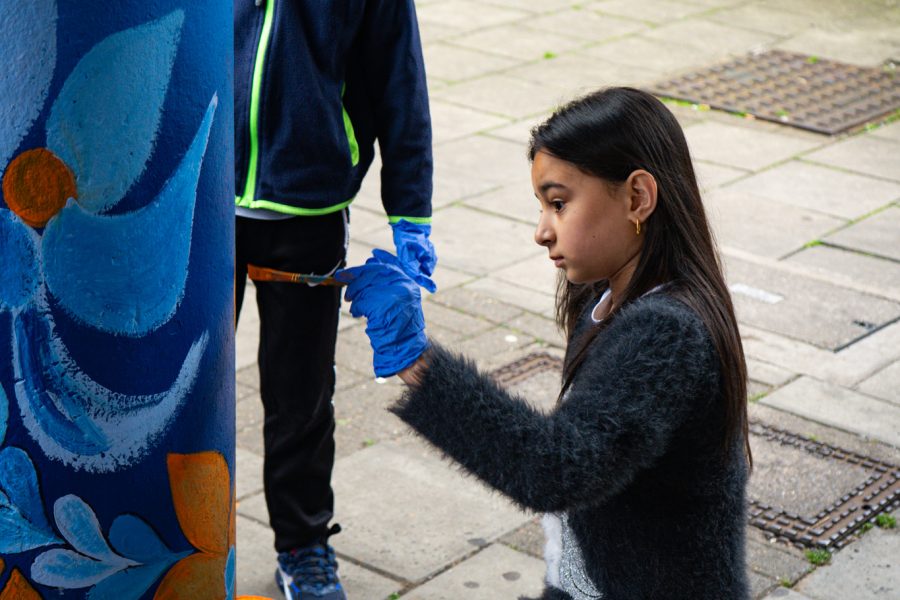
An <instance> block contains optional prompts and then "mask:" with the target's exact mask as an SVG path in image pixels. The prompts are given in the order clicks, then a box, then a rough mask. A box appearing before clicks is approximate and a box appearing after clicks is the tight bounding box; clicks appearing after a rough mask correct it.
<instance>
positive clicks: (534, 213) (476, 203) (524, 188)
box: [463, 151, 541, 227]
mask: <svg viewBox="0 0 900 600" xmlns="http://www.w3.org/2000/svg"><path fill="white" fill-rule="evenodd" d="M523 155H524V151H523ZM463 204H464V205H465V206H468V207H469V208H474V209H475V210H484V211H488V212H491V213H494V214H497V215H500V216H502V217H506V218H508V219H513V220H516V221H521V222H523V223H526V224H527V225H528V226H529V227H537V222H538V219H539V218H540V214H541V213H540V205H539V204H538V201H537V198H535V197H534V188H532V187H531V180H530V179H528V178H525V177H522V178H520V179H518V180H516V181H515V182H512V183H508V184H506V185H504V186H502V187H498V188H496V189H494V190H491V191H490V192H487V193H484V194H481V195H479V196H473V197H471V198H467V199H466V200H465V201H463Z"/></svg>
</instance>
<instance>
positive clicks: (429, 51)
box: [422, 42, 522, 120]
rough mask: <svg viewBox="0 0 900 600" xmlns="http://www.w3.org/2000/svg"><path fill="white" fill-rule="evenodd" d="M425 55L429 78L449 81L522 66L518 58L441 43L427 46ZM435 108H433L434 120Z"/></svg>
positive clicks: (424, 49)
mask: <svg viewBox="0 0 900 600" xmlns="http://www.w3.org/2000/svg"><path fill="white" fill-rule="evenodd" d="M422 52H423V54H424V55H425V68H426V70H427V71H428V74H429V76H433V77H437V78H439V79H444V80H447V81H462V80H464V79H471V78H473V77H480V76H482V75H486V74H488V73H494V72H497V71H503V70H505V69H508V68H510V67H514V66H516V65H518V64H520V63H521V62H522V61H521V60H520V59H518V57H516V58H509V57H505V56H497V55H496V54H490V53H486V52H482V51H479V50H472V49H471V48H461V47H459V46H458V45H454V44H450V43H446V42H439V43H434V44H426V45H425V46H424V48H423V49H422ZM433 119H434V108H433V107H432V120H433Z"/></svg>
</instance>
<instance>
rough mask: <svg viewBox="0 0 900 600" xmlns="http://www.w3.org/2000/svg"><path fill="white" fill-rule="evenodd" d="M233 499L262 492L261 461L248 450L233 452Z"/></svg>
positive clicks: (258, 456)
mask: <svg viewBox="0 0 900 600" xmlns="http://www.w3.org/2000/svg"><path fill="white" fill-rule="evenodd" d="M234 462H235V476H234V485H235V491H234V497H235V498H236V499H237V500H241V499H242V498H244V497H246V496H250V495H252V494H256V493H258V492H261V491H262V490H263V477H262V470H263V459H262V456H260V455H258V454H254V453H253V452H250V451H249V450H245V449H243V448H237V449H236V450H235V459H234Z"/></svg>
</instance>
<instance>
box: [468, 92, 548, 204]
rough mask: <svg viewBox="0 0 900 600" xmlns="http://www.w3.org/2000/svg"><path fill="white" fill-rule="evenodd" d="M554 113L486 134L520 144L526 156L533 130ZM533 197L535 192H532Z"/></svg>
mask: <svg viewBox="0 0 900 600" xmlns="http://www.w3.org/2000/svg"><path fill="white" fill-rule="evenodd" d="M563 96H564V94H560V97H563ZM551 114H552V113H550V112H545V113H540V114H537V115H531V116H528V117H524V118H522V119H518V120H516V121H513V122H512V123H510V124H509V125H504V126H503V127H497V128H495V129H490V130H488V131H486V132H485V135H489V136H491V137H496V138H500V139H502V140H507V141H510V142H515V143H516V144H519V145H520V147H521V148H522V155H523V156H525V155H526V148H527V147H528V143H529V142H530V141H531V130H532V129H533V128H534V127H535V126H537V125H540V124H541V123H543V122H544V121H546V120H547V119H548V118H549V117H550V115H551ZM532 195H533V192H532Z"/></svg>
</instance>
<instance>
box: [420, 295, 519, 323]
mask: <svg viewBox="0 0 900 600" xmlns="http://www.w3.org/2000/svg"><path fill="white" fill-rule="evenodd" d="M432 301H434V302H437V303H438V304H443V305H444V306H449V307H451V308H455V309H456V310H460V311H462V312H464V313H468V314H470V315H475V316H478V317H481V318H484V319H487V320H488V321H491V322H492V323H504V322H506V321H508V320H509V319H512V318H514V317H517V316H518V315H521V314H522V309H521V308H518V307H515V306H512V305H509V304H506V303H505V302H500V301H498V300H496V299H494V298H491V297H490V296H485V295H483V294H479V293H478V292H475V291H474V290H470V289H466V288H455V289H452V290H447V291H445V292H441V291H438V293H437V294H435V295H434V296H432Z"/></svg>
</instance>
